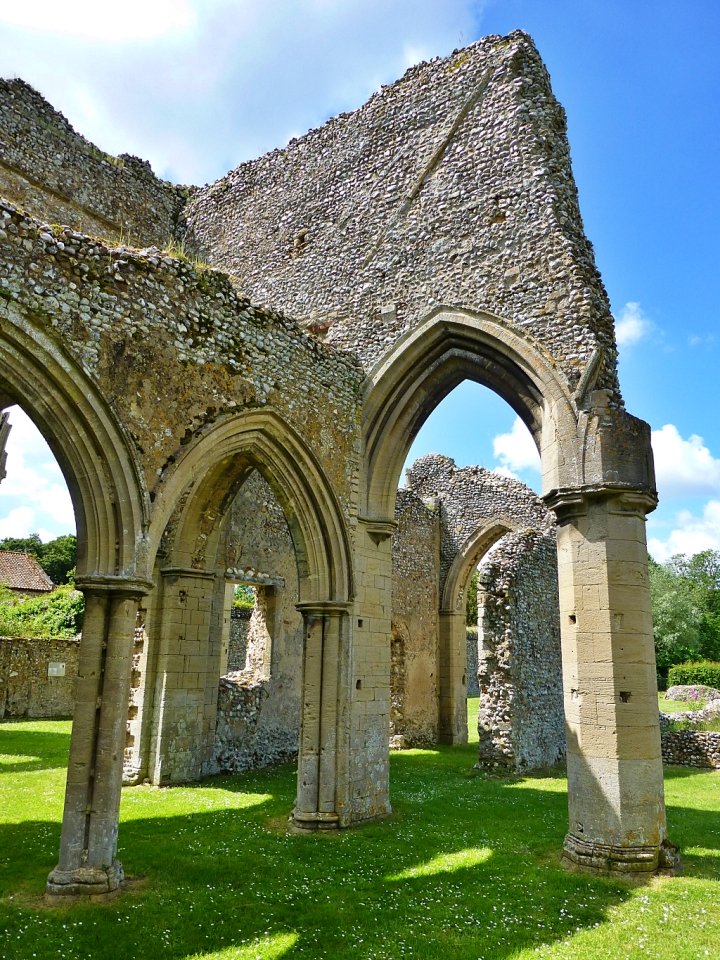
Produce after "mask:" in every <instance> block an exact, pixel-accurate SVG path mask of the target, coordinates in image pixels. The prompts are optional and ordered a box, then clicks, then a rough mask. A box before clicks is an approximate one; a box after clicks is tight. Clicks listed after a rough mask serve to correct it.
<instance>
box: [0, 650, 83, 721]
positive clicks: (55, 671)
mask: <svg viewBox="0 0 720 960" xmlns="http://www.w3.org/2000/svg"><path fill="white" fill-rule="evenodd" d="M79 651H80V642H79V638H75V639H72V640H30V639H25V638H20V637H0V718H3V717H50V718H51V717H71V716H72V714H73V708H74V706H75V678H76V677H77V671H78V654H79Z"/></svg>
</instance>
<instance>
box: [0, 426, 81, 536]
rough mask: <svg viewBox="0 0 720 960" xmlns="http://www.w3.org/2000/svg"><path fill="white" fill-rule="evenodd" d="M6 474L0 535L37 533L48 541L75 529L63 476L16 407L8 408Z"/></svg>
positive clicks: (0, 494)
mask: <svg viewBox="0 0 720 960" xmlns="http://www.w3.org/2000/svg"><path fill="white" fill-rule="evenodd" d="M10 423H11V430H10V434H9V437H8V441H7V448H6V450H7V467H6V469H7V477H6V478H5V479H4V480H3V481H2V483H0V537H25V536H28V535H29V534H31V533H39V534H40V537H41V539H43V540H52V539H53V538H54V537H57V536H59V535H60V534H63V533H71V532H73V531H74V530H75V513H74V510H73V506H72V501H71V499H70V494H69V493H68V489H67V485H66V484H65V478H64V477H63V475H62V472H61V471H60V468H59V467H58V465H57V463H56V461H55V459H54V457H53V455H52V452H51V451H50V448H49V447H48V445H47V444H46V443H45V441H44V439H43V438H42V435H41V434H40V431H39V430H38V429H37V427H36V426H35V424H34V423H33V422H32V420H30V418H29V417H28V416H27V414H25V413H24V412H23V411H22V410H21V409H20V408H19V407H12V408H11V410H10Z"/></svg>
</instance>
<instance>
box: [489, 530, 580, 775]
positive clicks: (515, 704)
mask: <svg viewBox="0 0 720 960" xmlns="http://www.w3.org/2000/svg"><path fill="white" fill-rule="evenodd" d="M557 598H558V587H557V553H556V547H555V539H554V537H553V536H552V534H549V533H539V532H537V531H524V532H521V533H510V534H507V535H506V536H505V537H503V538H502V540H500V541H499V543H498V545H497V547H496V548H495V549H494V550H493V551H492V553H491V554H490V555H489V556H488V557H487V558H486V560H485V561H484V562H483V563H482V564H481V565H480V576H479V590H478V618H479V625H480V634H479V640H478V650H479V654H478V684H479V690H480V709H479V715H478V733H479V751H478V755H479V760H480V763H482V764H501V765H503V766H509V767H513V768H514V769H516V770H528V769H534V768H537V767H544V766H552V765H553V764H555V763H557V761H558V760H560V759H561V758H562V757H563V756H564V754H565V725H564V714H563V690H562V659H561V653H560V617H559V611H558V599H557Z"/></svg>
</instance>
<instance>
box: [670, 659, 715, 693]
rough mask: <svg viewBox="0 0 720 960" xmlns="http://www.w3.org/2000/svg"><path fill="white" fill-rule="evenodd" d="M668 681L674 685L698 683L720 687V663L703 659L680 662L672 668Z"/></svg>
mask: <svg viewBox="0 0 720 960" xmlns="http://www.w3.org/2000/svg"><path fill="white" fill-rule="evenodd" d="M668 681H669V683H670V684H672V685H673V686H675V685H678V686H679V685H681V684H682V685H687V684H694V683H697V684H702V685H703V686H706V687H715V688H716V689H720V663H717V662H713V661H711V660H702V661H699V662H697V663H683V664H679V665H677V666H674V667H671V668H670V671H669V673H668Z"/></svg>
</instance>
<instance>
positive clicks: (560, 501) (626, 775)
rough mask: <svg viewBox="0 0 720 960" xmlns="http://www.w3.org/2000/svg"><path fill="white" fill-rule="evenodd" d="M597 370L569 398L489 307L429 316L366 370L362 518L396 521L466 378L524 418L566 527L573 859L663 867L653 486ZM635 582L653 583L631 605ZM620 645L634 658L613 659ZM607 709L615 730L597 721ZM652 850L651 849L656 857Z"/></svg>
mask: <svg viewBox="0 0 720 960" xmlns="http://www.w3.org/2000/svg"><path fill="white" fill-rule="evenodd" d="M602 363H603V360H602V356H601V355H600V354H597V355H595V356H593V357H591V359H590V361H589V362H588V364H587V366H586V368H585V370H584V371H583V373H582V374H581V376H580V378H579V380H578V381H577V384H576V386H575V388H574V390H571V388H570V387H569V385H568V383H567V380H566V378H565V374H564V373H563V372H561V371H560V369H559V367H558V365H557V364H556V363H555V361H554V360H553V359H552V358H551V357H550V355H549V354H548V353H547V352H546V351H545V350H544V349H543V348H542V347H541V346H540V345H538V344H537V343H535V342H533V341H532V340H531V339H530V338H529V337H526V336H524V335H522V334H521V333H520V332H519V331H518V330H517V329H516V328H511V327H510V325H509V324H505V323H503V322H502V321H501V320H499V319H497V318H492V317H490V316H489V315H488V314H485V313H482V314H480V313H473V312H470V311H466V310H451V309H448V308H436V309H435V310H433V311H431V313H430V314H429V315H428V316H427V317H426V318H425V319H424V320H423V321H421V322H420V323H419V324H418V326H417V327H416V328H415V329H414V330H413V331H412V332H410V333H408V334H405V335H404V336H403V337H401V338H400V340H398V341H397V343H396V344H395V346H394V347H393V348H392V349H391V350H390V351H389V352H388V354H387V355H386V357H385V358H384V359H383V360H382V361H380V362H379V363H378V364H377V365H376V367H375V368H374V369H373V371H372V372H371V374H370V376H369V383H368V388H367V391H366V402H365V406H364V412H365V417H364V429H365V451H366V459H365V469H366V486H365V496H366V501H365V513H366V517H367V520H366V524H367V531H368V535H369V536H370V537H372V536H373V533H374V534H375V537H376V538H377V537H378V534H381V533H382V530H383V528H388V527H389V525H390V524H391V522H392V512H391V511H392V508H393V504H394V498H395V489H396V485H397V480H398V477H399V472H400V468H401V465H402V462H403V459H404V456H405V454H406V451H407V450H408V448H409V445H410V442H411V440H412V438H413V437H414V435H415V433H416V432H417V431H418V429H419V428H420V426H421V425H422V423H423V422H424V420H425V419H426V417H427V416H428V415H429V413H430V412H431V410H432V409H433V407H434V406H435V404H436V403H438V402H439V400H441V399H442V398H443V397H444V396H445V395H446V394H447V393H448V392H449V391H450V390H451V389H452V388H453V387H454V386H455V385H457V383H459V382H460V380H462V379H468V378H469V379H474V380H477V381H478V382H480V383H482V384H484V385H486V386H488V387H490V388H491V389H493V390H494V391H495V392H497V393H498V394H500V396H502V397H503V398H504V399H506V400H507V401H508V403H510V405H511V406H512V407H513V409H514V410H515V411H516V412H517V414H518V415H519V416H520V417H521V418H522V419H523V421H524V422H525V424H526V425H527V426H528V428H529V429H530V431H531V433H532V435H533V437H534V439H535V443H536V445H537V446H538V449H539V452H540V455H541V463H542V477H543V494H544V499H545V502H546V503H547V504H548V505H549V506H551V507H552V508H554V509H555V511H556V515H557V518H558V521H559V529H558V566H559V584H560V607H561V633H562V643H563V674H564V697H565V716H566V725H567V745H568V778H569V806H570V820H571V822H570V831H569V833H568V837H567V838H566V844H565V853H566V856H567V858H568V859H569V860H571V861H573V862H575V863H578V864H582V865H585V866H589V867H593V866H595V865H596V863H597V857H598V855H597V852H596V851H597V850H598V849H602V850H603V854H602V856H604V857H606V858H607V861H606V862H607V864H608V865H609V867H610V868H615V866H616V864H619V865H620V866H618V867H617V868H618V869H623V870H625V869H627V870H643V869H648V866H647V864H648V863H650V862H651V861H652V863H653V864H655V865H656V864H657V862H658V860H657V857H659V856H660V845H661V843H662V842H663V840H664V836H665V820H664V809H663V806H662V768H661V763H660V759H659V757H660V754H659V732H658V730H657V729H656V725H655V720H654V717H655V712H656V708H655V702H656V700H655V692H654V683H653V678H652V676H651V671H650V669H649V666H650V665H651V663H650V662H651V660H652V634H651V626H650V618H649V600H648V597H647V589H646V587H647V553H646V548H645V537H644V528H643V527H644V515H645V512H646V511H647V510H648V509H652V506H653V504H654V491H653V489H652V484H653V478H652V470H651V466H650V462H649V455H648V442H647V428H646V425H643V424H641V423H640V422H639V421H636V420H634V419H633V418H632V417H629V416H628V415H627V414H626V413H625V412H624V410H622V409H621V408H620V407H619V406H618V405H617V403H615V404H611V402H610V395H609V391H607V390H594V389H593V384H594V382H595V380H596V378H597V376H598V372H599V370H600V369H601V367H602ZM388 532H389V530H388ZM598 577H599V579H600V581H601V582H598V579H597V578H598ZM629 581H634V582H636V583H638V584H640V585H642V586H643V587H644V588H645V589H644V590H643V591H642V592H641V593H640V594H638V595H637V596H638V602H637V605H636V601H634V600H633V599H631V593H630V592H628V587H627V586H625V584H627V583H628V582H629ZM358 589H359V594H360V595H362V586H361V585H360V584H359V588H358ZM628 604H629V606H628ZM388 605H389V604H388ZM628 615H631V617H632V624H633V626H632V628H630V627H629V624H628V622H627V621H626V617H628ZM619 648H620V649H619ZM626 648H631V649H632V650H633V653H632V654H631V657H630V660H629V661H628V660H624V659H623V660H618V657H620V655H621V654H620V650H621V649H622V650H624V649H626ZM598 651H601V652H598ZM598 657H600V660H601V662H604V664H605V668H604V669H605V670H606V672H607V674H608V676H607V681H608V683H607V685H605V686H604V685H603V684H600V683H598V680H597V662H598ZM622 684H625V686H626V687H627V688H634V689H625V687H623V688H622V689H621V688H620V687H621V685H622ZM634 694H637V698H638V701H639V709H640V711H641V713H642V715H643V718H644V719H643V723H642V726H643V734H642V738H644V741H643V742H644V745H643V747H642V748H641V749H640V750H638V742H639V741H638V736H637V724H636V720H635V718H634V717H632V716H630V713H629V711H626V710H624V708H623V706H622V705H623V704H625V703H627V702H629V699H630V698H632V696H633V695H634ZM456 699H458V698H456ZM586 700H587V701H588V702H589V703H590V704H591V706H590V707H589V708H588V709H585V708H584V703H585V701H586ZM605 715H606V716H607V718H608V722H607V724H606V723H605V722H603V721H602V720H600V719H598V718H599V717H600V716H605ZM643 782H651V783H652V784H653V790H654V794H653V796H655V797H656V798H659V799H658V800H657V801H655V800H653V801H651V802H650V801H648V802H646V801H644V800H643V799H642V791H641V790H640V784H641V783H643ZM610 783H614V784H615V786H613V787H612V788H610V786H609V784H610ZM619 797H620V798H621V799H620V800H619V799H618V798H619ZM626 798H627V802H625V799H626ZM588 823H590V824H591V825H592V826H591V827H590V832H589V834H588V833H587V830H588V828H587V824H588ZM637 838H640V839H639V840H638V839H637ZM650 848H652V849H654V850H655V851H656V853H655V854H653V856H652V857H650V859H648V850H649V849H650ZM649 869H652V866H651V867H649Z"/></svg>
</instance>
